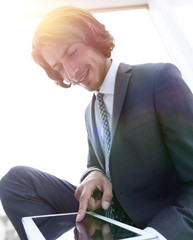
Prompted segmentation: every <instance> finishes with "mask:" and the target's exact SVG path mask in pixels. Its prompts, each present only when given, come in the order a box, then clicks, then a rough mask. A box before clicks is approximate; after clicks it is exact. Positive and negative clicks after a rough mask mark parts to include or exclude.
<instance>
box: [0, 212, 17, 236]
mask: <svg viewBox="0 0 193 240" xmlns="http://www.w3.org/2000/svg"><path fill="white" fill-rule="evenodd" d="M0 239H1V240H19V237H18V234H17V232H16V231H15V229H14V227H13V226H12V224H11V222H10V221H9V219H8V218H7V216H1V215H0Z"/></svg>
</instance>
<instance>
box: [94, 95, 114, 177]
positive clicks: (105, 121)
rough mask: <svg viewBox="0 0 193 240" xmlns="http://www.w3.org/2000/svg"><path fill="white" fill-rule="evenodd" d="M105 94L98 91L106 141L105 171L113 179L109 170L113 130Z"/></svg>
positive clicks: (104, 139)
mask: <svg viewBox="0 0 193 240" xmlns="http://www.w3.org/2000/svg"><path fill="white" fill-rule="evenodd" d="M103 96H104V94H102V93H98V94H97V101H98V107H99V112H100V117H101V123H102V127H103V141H104V155H105V172H106V175H107V177H108V179H109V180H111V177H110V171H109V154H110V148H111V132H110V128H109V122H108V117H107V109H106V106H105V103H104V100H103Z"/></svg>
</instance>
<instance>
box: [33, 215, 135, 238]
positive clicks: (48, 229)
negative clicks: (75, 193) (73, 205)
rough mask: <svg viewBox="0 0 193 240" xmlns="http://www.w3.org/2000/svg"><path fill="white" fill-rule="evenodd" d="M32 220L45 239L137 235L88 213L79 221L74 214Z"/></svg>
mask: <svg viewBox="0 0 193 240" xmlns="http://www.w3.org/2000/svg"><path fill="white" fill-rule="evenodd" d="M33 220H34V222H35V224H36V225H37V226H38V228H39V230H40V231H41V233H42V234H43V236H44V237H45V238H46V240H53V239H64V240H65V239H68V240H69V239H75V240H76V239H77V240H79V239H81V240H86V239H93V240H102V239H105V238H106V239H107V237H108V239H114V240H116V239H125V238H131V237H134V236H139V234H137V233H134V232H132V231H129V230H128V229H125V228H122V227H119V226H117V225H115V224H113V223H109V222H106V221H104V220H101V219H99V218H96V217H94V216H91V215H88V214H87V215H86V217H85V219H84V220H83V221H82V222H81V223H76V215H63V216H62V215H60V216H55V217H43V218H33ZM70 237H71V238H70Z"/></svg>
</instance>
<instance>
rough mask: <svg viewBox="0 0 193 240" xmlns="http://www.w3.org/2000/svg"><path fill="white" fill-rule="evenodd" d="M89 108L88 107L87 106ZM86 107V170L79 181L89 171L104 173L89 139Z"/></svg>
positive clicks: (88, 120) (88, 121)
mask: <svg viewBox="0 0 193 240" xmlns="http://www.w3.org/2000/svg"><path fill="white" fill-rule="evenodd" d="M88 108H89V107H88ZM88 108H87V109H86V111H85V122H86V129H87V134H88V159H87V170H86V171H85V172H84V173H83V175H82V176H81V179H80V182H81V181H83V180H84V178H85V177H86V176H87V175H88V174H89V173H90V172H91V171H100V172H101V173H103V174H104V175H105V173H104V169H103V166H102V165H101V162H99V160H98V158H97V156H96V154H95V152H94V149H93V146H92V143H91V140H90V131H91V130H90V128H89V126H90V119H89V117H88V111H89V110H88Z"/></svg>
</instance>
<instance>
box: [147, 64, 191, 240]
mask: <svg viewBox="0 0 193 240" xmlns="http://www.w3.org/2000/svg"><path fill="white" fill-rule="evenodd" d="M154 87H155V88H154V90H155V91H154V93H155V95H154V99H155V108H156V111H157V116H158V119H159V123H160V127H161V130H162V133H163V141H164V143H165V144H166V147H167V149H168V152H169V154H170V156H171V159H172V164H173V167H174V168H175V170H176V172H177V175H178V178H179V180H180V181H181V183H182V189H181V193H180V195H179V197H178V198H177V200H176V202H175V204H171V206H169V207H167V208H166V209H163V210H161V211H160V212H159V213H158V214H157V215H156V216H155V217H154V218H153V220H152V221H151V222H150V223H149V225H148V226H149V227H152V228H154V229H156V230H157V231H158V232H160V233H161V234H162V235H163V236H164V237H166V238H167V239H168V240H180V239H184V240H189V239H193V95H192V92H191V91H190V89H189V88H188V86H187V85H186V84H185V82H184V81H183V79H182V77H181V74H180V72H179V70H178V69H177V68H176V67H175V66H173V65H171V64H165V65H163V66H162V68H161V69H160V70H159V72H158V74H157V78H156V81H155V86H154ZM171 229H173V231H172V230H171Z"/></svg>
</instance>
